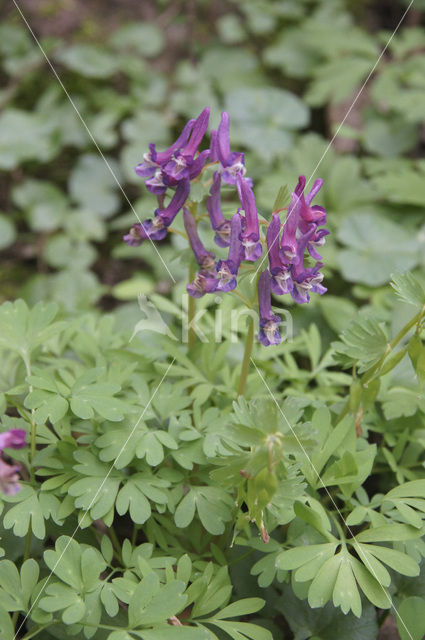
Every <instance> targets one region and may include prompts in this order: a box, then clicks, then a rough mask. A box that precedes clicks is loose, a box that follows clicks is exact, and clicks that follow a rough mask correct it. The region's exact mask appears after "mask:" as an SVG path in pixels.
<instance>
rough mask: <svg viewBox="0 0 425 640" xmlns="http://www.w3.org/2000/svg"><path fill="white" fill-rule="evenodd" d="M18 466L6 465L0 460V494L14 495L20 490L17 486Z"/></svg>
mask: <svg viewBox="0 0 425 640" xmlns="http://www.w3.org/2000/svg"><path fill="white" fill-rule="evenodd" d="M19 470H20V466H19V465H18V464H14V465H11V464H7V462H4V460H2V459H1V458H0V492H1V493H5V494H6V495H14V494H15V493H18V491H20V489H21V485H20V484H19V475H18V472H19Z"/></svg>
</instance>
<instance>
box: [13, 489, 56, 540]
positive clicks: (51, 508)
mask: <svg viewBox="0 0 425 640" xmlns="http://www.w3.org/2000/svg"><path fill="white" fill-rule="evenodd" d="M3 499H4V500H6V501H7V502H16V503H17V504H15V506H13V507H11V508H10V509H9V510H8V511H7V513H6V514H5V516H4V518H3V526H4V528H5V529H12V527H13V533H14V534H15V536H18V537H20V538H22V537H23V536H25V535H26V533H27V531H28V529H29V528H30V527H31V529H32V532H33V534H34V536H35V537H36V538H38V539H39V540H43V539H44V537H45V535H46V527H45V523H44V520H47V519H48V518H49V516H52V517H53V518H55V517H56V514H57V511H58V508H59V506H60V503H59V500H58V499H57V498H56V497H55V496H53V495H48V494H45V493H40V494H37V493H36V492H35V491H34V489H32V488H31V487H29V486H26V487H24V488H23V489H21V491H20V492H19V493H17V494H15V495H9V496H4V498H3Z"/></svg>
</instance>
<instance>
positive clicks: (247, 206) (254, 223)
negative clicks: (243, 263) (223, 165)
mask: <svg viewBox="0 0 425 640" xmlns="http://www.w3.org/2000/svg"><path fill="white" fill-rule="evenodd" d="M236 184H237V188H238V194H239V199H240V201H241V205H242V209H243V211H244V212H245V217H244V223H245V224H244V228H243V231H242V234H241V240H242V246H243V256H242V259H243V260H249V261H250V262H255V261H256V260H258V258H259V257H260V256H261V254H262V251H263V247H262V245H261V242H259V239H260V226H259V223H258V212H257V204H256V202H255V196H254V193H253V191H252V189H251V187H250V186H249V184H248V182H247V181H246V180H245V179H244V178H242V176H240V175H238V176H237V181H236Z"/></svg>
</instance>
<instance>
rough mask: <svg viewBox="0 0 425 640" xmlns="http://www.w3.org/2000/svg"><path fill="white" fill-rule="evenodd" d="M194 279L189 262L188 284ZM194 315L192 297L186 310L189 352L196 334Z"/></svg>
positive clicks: (193, 300) (193, 344)
mask: <svg viewBox="0 0 425 640" xmlns="http://www.w3.org/2000/svg"><path fill="white" fill-rule="evenodd" d="M194 277H195V272H194V270H193V266H192V262H191V263H190V266H189V282H193V279H194ZM195 313H196V307H195V298H194V297H193V296H189V306H188V310H187V323H188V327H189V329H188V334H187V342H188V347H189V351H191V350H192V349H193V347H194V346H195V342H196V334H195V330H194V328H193V326H192V323H193V319H194V317H195Z"/></svg>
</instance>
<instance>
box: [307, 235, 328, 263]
mask: <svg viewBox="0 0 425 640" xmlns="http://www.w3.org/2000/svg"><path fill="white" fill-rule="evenodd" d="M327 235H329V231H328V230H327V229H315V231H314V233H313V234H312V236H311V238H310V240H309V241H308V243H307V249H308V252H309V253H310V255H311V257H312V258H314V259H315V260H321V259H322V256H321V255H320V254H319V253H317V251H316V249H315V247H323V245H324V244H325V237H326V236H327Z"/></svg>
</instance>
